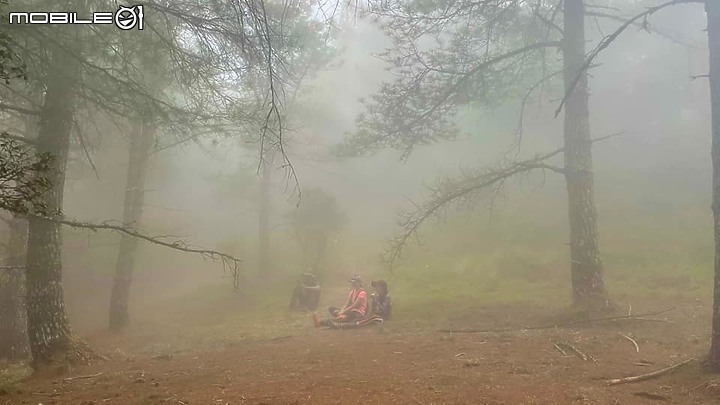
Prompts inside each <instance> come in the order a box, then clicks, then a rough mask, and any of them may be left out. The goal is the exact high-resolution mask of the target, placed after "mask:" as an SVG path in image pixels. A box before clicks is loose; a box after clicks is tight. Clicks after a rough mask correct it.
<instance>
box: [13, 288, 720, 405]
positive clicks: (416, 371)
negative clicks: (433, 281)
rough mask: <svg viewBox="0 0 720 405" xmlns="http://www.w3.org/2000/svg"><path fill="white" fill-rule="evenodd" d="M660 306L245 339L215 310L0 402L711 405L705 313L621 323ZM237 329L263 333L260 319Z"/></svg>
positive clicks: (26, 384)
mask: <svg viewBox="0 0 720 405" xmlns="http://www.w3.org/2000/svg"><path fill="white" fill-rule="evenodd" d="M670 306H673V307H674V309H672V310H671V311H668V312H664V313H662V314H658V315H653V316H647V317H643V319H619V320H613V321H603V322H595V323H588V324H576V325H574V326H566V327H559V328H550V329H541V330H527V329H523V327H529V326H543V325H557V324H562V323H568V318H567V316H565V317H563V316H561V315H557V313H562V311H559V310H557V309H555V310H553V309H552V308H542V307H538V306H533V305H527V306H523V305H513V306H498V307H491V308H484V309H480V310H477V311H474V312H473V313H472V315H466V314H458V316H457V318H456V319H454V320H453V319H449V320H447V322H445V323H444V325H442V326H443V327H449V328H452V327H458V328H466V327H474V328H488V329H514V330H511V331H504V332H488V333H472V334H469V333H468V334H464V333H446V332H438V331H436V330H435V329H436V328H432V327H430V326H429V325H420V324H416V323H410V322H407V321H403V320H397V321H394V322H393V321H391V322H388V323H386V324H385V325H383V326H381V327H380V326H372V327H368V328H366V329H361V330H354V331H353V330H325V329H314V328H312V326H311V322H310V315H309V314H307V313H305V314H294V315H285V316H284V317H283V318H282V319H278V320H276V321H271V320H270V319H269V318H268V319H266V320H265V321H266V322H267V323H268V324H271V323H273V322H277V323H279V324H281V325H282V327H276V328H274V329H273V328H268V330H272V331H274V332H273V333H272V334H268V335H261V334H257V335H248V334H244V335H243V334H241V333H240V332H238V330H240V329H236V330H227V326H226V327H225V328H226V329H220V328H214V327H211V324H223V323H224V324H226V325H227V322H222V319H221V318H223V315H222V314H221V313H220V314H218V313H217V312H215V313H214V314H215V315H214V316H215V317H217V319H212V318H213V316H208V315H207V312H205V313H204V315H203V314H200V313H197V314H192V313H188V312H185V313H184V314H183V316H182V319H180V318H175V317H176V316H177V315H178V314H177V313H175V314H174V315H173V313H165V314H163V316H162V318H160V317H158V318H157V319H154V320H153V319H152V318H150V317H146V318H143V321H142V322H141V321H139V320H138V321H136V324H138V325H136V326H135V327H134V328H133V329H132V331H129V332H128V333H126V334H124V335H123V336H111V335H108V334H104V333H99V334H95V335H88V336H85V338H86V339H87V340H88V341H89V342H90V343H91V344H92V346H93V347H95V348H96V349H97V350H98V352H99V353H102V354H103V355H104V356H106V357H107V358H108V360H106V361H98V362H96V363H94V364H92V365H89V366H84V367H80V368H75V369H72V370H70V371H69V372H66V373H64V374H62V375H51V374H44V375H36V376H33V377H30V378H28V379H26V380H24V381H21V382H18V383H16V384H13V385H8V386H7V388H5V389H4V391H3V390H0V404H32V405H37V404H95V405H99V404H106V403H108V404H325V403H327V404H354V403H358V404H389V403H399V404H410V403H418V404H512V405H516V404H610V405H612V404H659V403H668V404H711V403H720V400H718V398H719V397H720V376H717V375H711V374H705V373H703V372H702V367H701V359H702V357H703V356H704V355H705V353H706V351H707V348H708V327H709V320H710V306H709V304H708V303H701V302H696V301H688V302H683V303H671V304H668V302H667V301H665V302H652V301H650V302H645V303H643V305H642V306H641V307H642V308H637V309H636V308H633V309H632V313H633V314H636V315H640V314H642V313H644V312H653V311H657V310H662V309H665V308H667V307H670ZM628 311H629V309H624V310H622V311H619V315H620V316H623V315H627V312H628ZM553 313H555V315H552V314H553ZM158 316H159V315H158ZM173 318H175V322H173V321H172V319H173ZM181 320H182V322H181ZM171 324H172V325H174V327H171V326H170V325H171ZM190 325H192V326H190ZM246 326H248V327H250V328H253V327H257V328H262V327H263V321H262V320H260V321H258V323H257V324H253V325H246ZM276 326H277V325H276ZM434 326H437V325H434ZM232 328H235V327H232ZM232 328H231V329H232ZM622 335H626V336H627V337H631V338H632V339H634V340H635V341H636V343H637V345H638V349H636V347H635V345H634V344H633V342H632V341H631V340H630V339H628V338H627V337H625V336H622ZM562 343H564V344H566V345H571V346H572V347H575V348H576V349H578V350H579V351H580V352H581V353H582V354H584V355H586V356H587V360H584V359H583V358H582V356H581V355H579V354H577V353H574V352H573V350H572V349H570V348H569V346H566V345H565V346H564V345H562ZM555 344H559V346H560V348H561V349H563V351H565V354H563V353H562V352H561V350H559V349H558V348H556V347H555ZM691 358H697V359H698V360H697V361H694V362H691V363H689V364H688V365H686V366H684V367H682V368H680V369H677V370H676V371H674V372H672V373H668V374H664V375H661V376H659V377H657V378H654V379H650V380H646V381H642V382H637V383H631V384H621V385H612V386H610V385H608V384H607V380H609V379H613V378H621V377H627V376H632V375H639V374H644V373H649V372H652V371H655V370H659V369H663V368H665V367H668V366H670V365H673V364H677V363H679V362H681V361H684V360H686V359H691ZM593 359H594V360H593Z"/></svg>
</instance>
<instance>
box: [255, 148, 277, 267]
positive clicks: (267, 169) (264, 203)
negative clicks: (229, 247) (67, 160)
mask: <svg viewBox="0 0 720 405" xmlns="http://www.w3.org/2000/svg"><path fill="white" fill-rule="evenodd" d="M267 154H268V155H269V156H268V158H267V160H265V161H263V163H262V177H261V178H260V196H259V205H260V207H259V212H258V270H259V272H260V274H261V275H265V274H267V273H269V272H270V271H272V263H271V262H270V214H271V211H272V206H271V201H270V186H271V185H272V165H273V161H274V160H275V153H274V152H267Z"/></svg>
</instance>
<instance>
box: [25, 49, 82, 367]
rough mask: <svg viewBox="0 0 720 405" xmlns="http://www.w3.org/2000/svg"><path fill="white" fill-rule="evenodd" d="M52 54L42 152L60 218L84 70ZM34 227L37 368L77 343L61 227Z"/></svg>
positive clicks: (30, 261) (31, 319)
mask: <svg viewBox="0 0 720 405" xmlns="http://www.w3.org/2000/svg"><path fill="white" fill-rule="evenodd" d="M50 53H51V55H52V57H51V60H50V62H49V63H48V65H47V66H48V74H47V80H46V83H47V88H46V93H45V102H44V104H43V107H42V109H41V115H40V127H39V133H38V137H37V145H38V146H37V150H38V152H47V153H49V154H50V155H52V157H53V162H52V164H51V169H50V172H49V173H48V174H47V178H48V181H49V182H50V189H49V190H48V191H46V192H45V193H44V195H43V200H44V202H45V204H47V208H48V210H49V212H50V213H54V212H58V211H60V210H61V208H62V202H63V188H64V186H65V169H66V166H67V158H68V148H69V144H70V131H71V129H72V122H73V113H74V108H75V87H76V81H77V79H78V76H79V65H78V62H77V61H76V60H75V59H74V58H72V57H71V56H69V55H68V54H67V53H66V52H64V51H63V50H61V49H52V50H51V52H50ZM28 225H29V227H28V246H27V257H26V290H27V295H26V304H27V311H28V337H29V340H30V350H31V353H32V357H33V366H34V367H35V368H36V369H37V368H38V367H40V366H42V365H45V364H48V363H50V362H52V361H53V360H55V359H56V355H60V354H62V355H66V354H68V353H67V352H68V350H70V349H71V347H72V343H73V341H72V339H71V337H72V334H71V331H70V324H69V323H68V320H67V317H66V315H65V303H64V298H63V287H62V257H61V248H62V243H61V235H60V225H59V224H58V223H55V222H51V221H46V220H42V219H38V218H33V217H31V218H30V219H29V220H28ZM57 360H61V361H63V362H64V361H66V360H67V359H57Z"/></svg>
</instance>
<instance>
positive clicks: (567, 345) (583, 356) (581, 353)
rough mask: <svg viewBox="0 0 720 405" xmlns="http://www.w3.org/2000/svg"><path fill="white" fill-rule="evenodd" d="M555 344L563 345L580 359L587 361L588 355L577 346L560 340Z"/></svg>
mask: <svg viewBox="0 0 720 405" xmlns="http://www.w3.org/2000/svg"><path fill="white" fill-rule="evenodd" d="M555 345H556V346H562V347H565V348H566V349H570V350H572V351H573V352H574V353H575V354H577V355H578V357H580V358H581V359H583V361H588V356H587V355H586V354H585V353H583V352H581V351H580V350H579V349H578V348H577V347H575V346H573V345H571V344H570V343H562V342H560V343H555Z"/></svg>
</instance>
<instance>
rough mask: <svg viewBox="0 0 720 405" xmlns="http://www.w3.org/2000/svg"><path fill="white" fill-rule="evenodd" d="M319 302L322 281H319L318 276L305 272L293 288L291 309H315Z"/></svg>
mask: <svg viewBox="0 0 720 405" xmlns="http://www.w3.org/2000/svg"><path fill="white" fill-rule="evenodd" d="M319 302H320V283H318V280H317V277H316V276H315V275H314V274H312V273H305V274H303V275H302V276H301V277H300V280H299V281H298V283H297V285H296V286H295V288H294V289H293V293H292V298H291V299H290V308H289V309H290V310H291V311H292V310H304V309H306V310H310V311H314V310H316V309H317V306H318V303H319Z"/></svg>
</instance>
